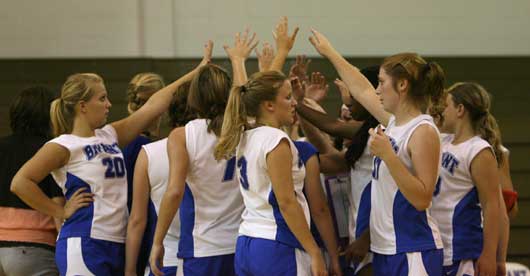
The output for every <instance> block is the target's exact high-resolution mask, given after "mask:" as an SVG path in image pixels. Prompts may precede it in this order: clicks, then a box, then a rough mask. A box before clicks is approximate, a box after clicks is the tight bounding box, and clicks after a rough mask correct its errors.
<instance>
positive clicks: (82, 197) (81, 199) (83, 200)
mask: <svg viewBox="0 0 530 276" xmlns="http://www.w3.org/2000/svg"><path fill="white" fill-rule="evenodd" d="M86 190H87V188H79V189H78V190H77V191H75V193H74V194H73V195H72V196H71V197H70V199H68V201H66V204H65V205H64V213H63V217H62V219H65V220H66V219H68V218H70V217H71V216H72V215H73V214H74V213H75V212H76V211H77V210H79V209H81V208H83V207H87V206H89V205H90V203H92V202H93V201H94V194H92V193H89V192H85V191H86Z"/></svg>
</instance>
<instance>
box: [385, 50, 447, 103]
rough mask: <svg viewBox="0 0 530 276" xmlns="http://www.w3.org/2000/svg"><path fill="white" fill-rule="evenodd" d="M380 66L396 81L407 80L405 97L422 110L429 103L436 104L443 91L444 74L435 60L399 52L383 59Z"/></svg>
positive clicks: (394, 83)
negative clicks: (407, 87)
mask: <svg viewBox="0 0 530 276" xmlns="http://www.w3.org/2000/svg"><path fill="white" fill-rule="evenodd" d="M381 68H383V69H384V70H385V72H386V73H387V74H388V75H390V76H391V77H392V82H393V86H394V88H395V89H396V81H398V80H401V79H405V80H407V81H408V82H409V90H408V93H407V98H408V99H409V100H410V101H411V102H412V103H413V104H414V105H415V106H417V107H418V108H419V109H420V110H421V111H422V112H425V111H426V110H427V107H428V106H430V105H431V104H434V105H438V102H439V101H440V100H441V97H442V96H443V92H444V83H445V74H444V71H443V69H442V67H440V65H438V63H436V62H426V61H425V60H424V59H423V58H422V57H421V56H419V55H418V54H416V53H400V54H396V55H393V56H389V57H387V58H385V59H384V60H383V64H382V65H381Z"/></svg>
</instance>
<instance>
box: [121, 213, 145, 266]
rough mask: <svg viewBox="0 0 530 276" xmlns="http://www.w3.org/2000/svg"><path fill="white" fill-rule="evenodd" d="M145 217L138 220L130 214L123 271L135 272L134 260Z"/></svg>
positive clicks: (143, 228)
mask: <svg viewBox="0 0 530 276" xmlns="http://www.w3.org/2000/svg"><path fill="white" fill-rule="evenodd" d="M146 223H147V221H146V220H145V219H143V220H139V219H137V218H135V217H134V216H133V215H131V218H130V219H129V224H128V225H127V238H126V241H125V249H126V250H125V271H126V272H134V273H135V272H136V261H137V259H138V254H139V252H140V246H141V243H142V239H143V233H144V231H145V225H146Z"/></svg>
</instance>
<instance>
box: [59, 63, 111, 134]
mask: <svg viewBox="0 0 530 276" xmlns="http://www.w3.org/2000/svg"><path fill="white" fill-rule="evenodd" d="M94 83H103V79H102V78H101V77H100V76H98V75H97V74H94V73H78V74H74V75H71V76H69V77H68V78H67V79H66V82H65V83H64V84H63V87H62V88H61V96H60V97H59V98H57V99H55V100H54V101H53V102H52V104H51V107H50V118H51V122H52V128H53V134H54V136H59V135H61V134H66V133H71V132H72V128H73V124H74V117H75V106H76V105H77V103H79V102H80V101H88V100H89V99H90V98H91V97H92V96H93V95H94V90H93V89H92V87H93V84H94Z"/></svg>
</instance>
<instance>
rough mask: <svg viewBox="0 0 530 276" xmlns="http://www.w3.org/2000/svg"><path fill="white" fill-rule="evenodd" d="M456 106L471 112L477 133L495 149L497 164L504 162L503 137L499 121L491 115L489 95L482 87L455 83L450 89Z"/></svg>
mask: <svg viewBox="0 0 530 276" xmlns="http://www.w3.org/2000/svg"><path fill="white" fill-rule="evenodd" d="M448 93H449V94H450V95H451V96H452V99H453V102H454V103H455V105H458V104H461V105H463V106H464V108H465V109H466V110H467V111H468V112H469V118H470V120H471V124H472V125H473V129H474V130H475V133H476V134H478V135H480V137H482V139H484V140H486V141H488V143H489V144H490V145H491V146H492V147H493V151H494V153H495V158H496V159H497V164H498V166H500V165H501V164H502V162H503V154H504V153H503V151H502V150H501V144H502V142H501V135H500V130H499V126H498V124H497V120H496V119H495V117H493V115H492V114H491V113H490V105H491V100H490V96H489V93H488V92H487V91H486V89H484V87H482V86H481V85H479V84H477V83H473V82H460V83H455V84H454V85H453V86H451V87H450V88H449V89H448Z"/></svg>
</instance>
